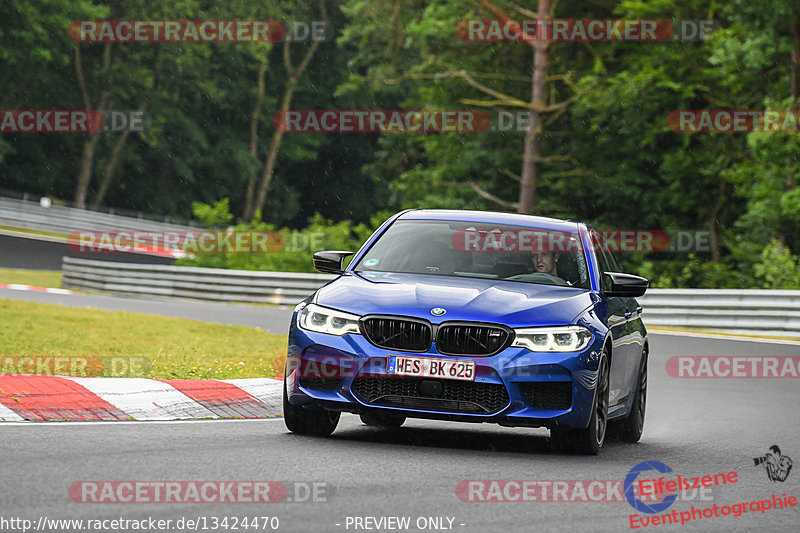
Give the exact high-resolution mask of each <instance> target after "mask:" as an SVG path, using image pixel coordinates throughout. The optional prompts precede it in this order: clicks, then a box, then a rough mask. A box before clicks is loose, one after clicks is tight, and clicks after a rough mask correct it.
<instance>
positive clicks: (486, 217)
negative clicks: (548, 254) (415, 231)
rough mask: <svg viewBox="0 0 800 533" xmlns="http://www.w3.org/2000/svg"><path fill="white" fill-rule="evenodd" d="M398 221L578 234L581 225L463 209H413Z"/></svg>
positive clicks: (566, 221) (535, 217) (402, 215)
mask: <svg viewBox="0 0 800 533" xmlns="http://www.w3.org/2000/svg"><path fill="white" fill-rule="evenodd" d="M397 220H449V221H454V222H475V223H483V224H486V223H488V224H508V225H514V226H523V227H528V228H537V229H544V230H549V231H562V232H568V233H577V232H578V227H579V225H580V224H579V223H578V222H575V221H573V220H559V219H557V218H548V217H537V216H533V215H520V214H518V213H500V212H497V211H470V210H461V209H412V210H409V211H406V212H404V213H402V214H401V215H400V216H399V217H398V218H397Z"/></svg>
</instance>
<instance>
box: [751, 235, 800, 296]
mask: <svg viewBox="0 0 800 533" xmlns="http://www.w3.org/2000/svg"><path fill="white" fill-rule="evenodd" d="M755 271H756V276H757V277H758V278H760V279H763V280H764V288H765V289H800V256H797V255H792V252H791V251H790V250H789V249H788V248H787V247H786V246H783V245H782V244H781V243H780V242H779V241H778V240H777V239H775V240H773V241H772V242H770V243H769V244H768V245H767V246H766V247H765V248H764V251H763V252H761V262H760V263H759V264H757V265H756V268H755Z"/></svg>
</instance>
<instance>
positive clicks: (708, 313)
mask: <svg viewBox="0 0 800 533" xmlns="http://www.w3.org/2000/svg"><path fill="white" fill-rule="evenodd" d="M637 300H638V301H639V303H640V304H641V306H642V308H643V309H644V313H643V319H644V320H645V324H647V325H648V326H672V327H693V328H702V329H709V330H719V331H725V332H729V333H741V334H751V335H752V334H760V335H775V336H791V337H800V291H773V290H762V289H649V290H648V291H647V294H645V295H644V296H642V297H641V298H637Z"/></svg>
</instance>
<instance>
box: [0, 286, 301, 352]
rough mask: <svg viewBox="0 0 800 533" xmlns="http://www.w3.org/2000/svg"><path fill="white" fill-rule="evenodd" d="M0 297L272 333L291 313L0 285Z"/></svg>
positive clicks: (286, 325) (283, 326) (280, 328)
mask: <svg viewBox="0 0 800 533" xmlns="http://www.w3.org/2000/svg"><path fill="white" fill-rule="evenodd" d="M0 298H6V299H9V300H22V301H26V302H36V303H46V304H56V305H64V306H67V307H82V308H89V309H101V310H104V311H129V312H133V313H149V314H153V315H160V316H168V317H174V318H191V319H193V320H200V321H201V322H215V323H219V324H235V325H243V326H250V327H254V328H261V329H263V330H264V331H269V332H272V333H287V332H288V331H289V317H290V316H291V314H292V310H291V309H287V308H285V307H282V308H277V307H263V306H255V305H230V304H217V303H208V302H197V301H191V300H176V299H174V298H164V299H161V300H145V299H140V298H124V297H119V296H103V295H97V294H51V293H46V292H34V291H18V290H13V289H3V288H0ZM1 355H5V354H1Z"/></svg>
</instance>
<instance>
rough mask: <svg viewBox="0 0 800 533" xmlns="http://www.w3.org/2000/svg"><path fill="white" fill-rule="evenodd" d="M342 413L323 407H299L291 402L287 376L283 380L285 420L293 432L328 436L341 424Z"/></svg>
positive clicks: (287, 426)
mask: <svg viewBox="0 0 800 533" xmlns="http://www.w3.org/2000/svg"><path fill="white" fill-rule="evenodd" d="M340 416H341V413H340V412H338V411H328V410H327V409H323V408H321V407H299V406H297V405H292V404H291V403H289V395H288V393H287V392H286V378H284V380H283V421H284V423H285V424H286V428H287V429H288V430H289V431H291V432H292V433H297V434H299V435H310V436H314V437H327V436H328V435H330V434H331V433H333V430H335V429H336V426H337V425H338V424H339V417H340Z"/></svg>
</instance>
